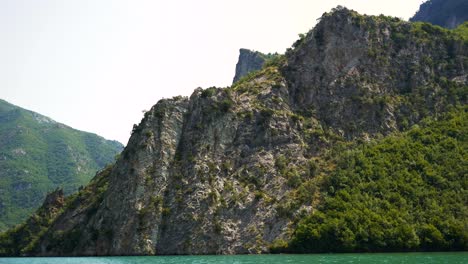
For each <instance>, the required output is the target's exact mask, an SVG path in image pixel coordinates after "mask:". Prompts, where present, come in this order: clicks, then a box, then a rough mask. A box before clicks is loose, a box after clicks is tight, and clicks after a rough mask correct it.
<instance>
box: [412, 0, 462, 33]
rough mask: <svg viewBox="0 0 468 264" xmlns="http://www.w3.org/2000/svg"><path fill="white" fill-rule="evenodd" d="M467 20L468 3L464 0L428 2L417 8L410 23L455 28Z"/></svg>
mask: <svg viewBox="0 0 468 264" xmlns="http://www.w3.org/2000/svg"><path fill="white" fill-rule="evenodd" d="M467 20H468V2H467V1H465V0H429V1H426V2H425V3H423V4H422V5H421V6H420V7H419V11H418V12H417V13H416V14H415V15H414V17H412V18H411V19H410V21H412V22H416V21H422V22H429V23H432V24H434V25H438V26H441V27H445V28H451V29H453V28H456V27H457V26H458V25H460V24H462V23H463V22H465V21H467Z"/></svg>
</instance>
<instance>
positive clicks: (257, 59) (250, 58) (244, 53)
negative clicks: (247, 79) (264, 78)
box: [232, 49, 267, 83]
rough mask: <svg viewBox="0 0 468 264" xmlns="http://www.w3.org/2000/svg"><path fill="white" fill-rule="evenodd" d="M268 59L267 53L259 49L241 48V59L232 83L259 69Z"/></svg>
mask: <svg viewBox="0 0 468 264" xmlns="http://www.w3.org/2000/svg"><path fill="white" fill-rule="evenodd" d="M265 60H267V55H265V54H263V53H260V52H258V51H251V50H248V49H240V50H239V60H238V61H237V64H236V74H235V75H234V80H233V81H232V83H235V82H237V81H238V80H240V79H241V78H242V77H244V76H246V75H247V74H249V73H251V72H253V71H258V70H260V69H261V68H262V66H263V64H264V63H265Z"/></svg>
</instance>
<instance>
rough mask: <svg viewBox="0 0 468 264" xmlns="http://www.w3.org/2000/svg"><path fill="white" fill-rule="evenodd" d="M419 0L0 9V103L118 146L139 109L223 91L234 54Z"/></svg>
mask: <svg viewBox="0 0 468 264" xmlns="http://www.w3.org/2000/svg"><path fill="white" fill-rule="evenodd" d="M422 2H423V0H341V1H340V0H336V1H335V0H165V1H160V0H0V98H2V99H5V100H7V101H9V102H10V103H13V104H16V105H19V106H21V107H23V108H27V109H30V110H33V111H36V112H39V113H41V114H43V115H46V116H49V117H51V118H53V119H55V120H56V121H58V122H61V123H64V124H67V125H69V126H71V127H74V128H77V129H80V130H84V131H89V132H93V133H97V134H99V135H101V136H104V137H106V138H108V139H115V140H119V141H120V142H122V143H123V144H126V143H127V140H128V138H129V136H130V131H131V129H132V125H133V124H135V123H139V122H140V119H141V118H142V110H148V109H150V108H151V106H152V105H154V104H155V103H156V102H157V101H158V100H159V99H161V98H168V97H172V96H176V95H187V96H188V95H190V94H191V93H192V91H193V90H194V89H195V88H197V87H204V88H205V87H209V86H219V87H224V86H228V85H230V84H231V81H232V78H233V75H234V70H235V64H236V62H237V57H238V51H239V48H249V49H254V50H258V51H262V52H279V53H282V52H284V51H285V50H286V48H288V47H290V46H291V44H292V43H293V42H294V41H295V40H296V39H297V35H298V34H299V33H305V32H307V31H308V30H309V29H311V28H312V27H313V26H314V25H315V23H316V20H317V18H319V17H320V16H321V15H322V14H323V13H324V12H328V11H330V10H331V9H332V8H333V7H336V6H337V5H343V6H346V7H348V8H351V9H354V10H356V11H358V12H360V13H365V14H369V15H378V14H385V15H391V16H397V17H400V18H403V19H408V18H409V17H411V16H412V15H413V14H414V13H415V12H416V11H417V10H418V8H419V5H420V4H421V3H422Z"/></svg>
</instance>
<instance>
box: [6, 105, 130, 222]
mask: <svg viewBox="0 0 468 264" xmlns="http://www.w3.org/2000/svg"><path fill="white" fill-rule="evenodd" d="M122 148H123V145H122V144H121V143H119V142H117V141H111V140H105V139H104V138H102V137H100V136H98V135H95V134H92V133H87V132H83V131H78V130H76V129H73V128H71V127H68V126H66V125H64V124H61V123H58V122H56V121H54V120H52V119H51V118H49V117H46V116H43V115H41V114H38V113H35V112H33V111H29V110H26V109H23V108H21V107H18V106H15V105H13V104H10V103H8V102H6V101H4V100H1V99H0V230H4V229H6V228H7V227H11V226H13V225H15V224H18V223H20V222H22V221H24V220H25V219H26V217H27V216H29V215H30V214H31V213H32V212H33V211H34V210H35V209H36V208H37V207H38V206H39V205H40V204H41V203H42V201H43V199H44V198H45V196H46V194H47V193H48V192H50V191H52V190H54V189H55V188H58V187H60V188H63V189H64V191H65V193H67V194H69V193H71V192H73V191H76V190H77V189H78V187H80V186H82V185H86V184H87V183H88V181H89V180H90V179H91V178H92V177H93V176H94V174H95V173H96V171H98V170H100V169H102V168H103V167H104V166H105V165H106V164H108V163H110V162H112V161H113V160H114V157H115V156H116V155H117V154H118V153H119V152H120V151H121V150H122Z"/></svg>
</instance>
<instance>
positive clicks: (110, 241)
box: [0, 8, 468, 256]
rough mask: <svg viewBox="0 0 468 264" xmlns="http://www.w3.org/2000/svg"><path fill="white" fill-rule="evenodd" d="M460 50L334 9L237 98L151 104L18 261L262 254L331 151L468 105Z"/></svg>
mask: <svg viewBox="0 0 468 264" xmlns="http://www.w3.org/2000/svg"><path fill="white" fill-rule="evenodd" d="M467 45H468V44H467V42H466V41H463V40H462V39H461V38H460V37H459V36H458V35H456V34H455V33H451V32H446V31H438V30H437V28H434V27H432V26H430V25H427V26H424V27H420V26H417V27H414V26H413V24H411V23H408V22H404V21H401V20H399V19H396V18H389V17H384V16H380V17H368V16H362V15H359V14H357V13H356V12H354V11H350V10H347V9H344V8H338V9H335V10H333V12H332V13H330V14H325V15H324V17H322V19H321V21H320V23H319V24H318V25H317V26H316V27H315V28H314V29H313V30H312V31H311V32H309V33H308V34H307V35H305V36H304V37H303V38H302V39H300V40H298V41H297V42H296V43H295V44H294V49H291V50H289V51H288V52H287V53H286V55H285V56H282V57H279V58H277V59H276V60H275V62H274V63H270V64H268V65H265V66H264V67H263V68H262V69H261V70H259V71H257V72H254V73H252V74H251V75H249V77H247V78H243V80H242V81H241V82H236V83H235V84H234V85H233V86H232V87H229V88H225V89H218V88H208V89H205V90H202V89H197V90H195V92H194V93H193V94H192V95H191V96H190V98H186V97H175V98H173V99H164V100H161V101H159V102H158V103H157V104H156V105H155V106H154V107H153V108H152V109H151V110H150V111H148V112H147V113H146V114H145V116H144V118H143V119H142V121H141V123H140V124H139V125H138V126H135V127H134V131H133V134H132V136H131V138H130V141H129V143H128V145H127V147H126V148H125V150H124V151H123V153H122V155H121V156H120V158H119V159H118V160H117V161H116V163H115V164H114V165H113V166H112V167H108V168H106V169H105V170H104V171H102V172H101V173H99V174H98V175H97V176H96V177H95V179H94V180H93V182H92V183H91V184H90V185H89V186H87V187H86V188H85V189H83V190H81V191H80V192H79V193H78V194H76V195H75V196H74V197H71V198H69V201H68V202H67V203H66V206H65V208H64V209H63V213H62V214H60V215H59V216H58V217H56V218H55V219H54V221H51V224H50V225H49V226H48V228H47V230H46V231H45V232H43V233H41V234H40V235H38V237H37V239H36V240H35V241H34V243H31V244H30V245H29V246H28V247H27V249H22V250H21V252H23V253H24V254H27V255H36V256H56V255H153V254H242V253H261V252H268V251H269V247H270V245H271V244H272V243H276V242H277V241H280V240H288V239H289V237H290V235H291V230H292V228H294V226H295V224H296V223H297V219H300V218H301V217H303V216H304V215H307V214H309V213H311V212H313V211H314V208H315V207H316V206H317V204H318V203H319V202H320V200H321V199H323V195H325V194H322V192H321V187H320V186H321V183H322V182H323V181H324V180H326V175H327V173H328V172H329V171H330V170H333V169H334V168H335V166H336V164H332V163H331V161H329V160H328V158H327V157H328V156H327V155H328V153H329V152H330V146H331V145H333V143H334V142H337V141H340V142H347V141H348V142H349V141H352V140H354V139H365V140H369V139H370V138H376V137H382V135H385V134H388V133H390V132H395V131H398V130H404V129H406V128H407V127H408V126H411V125H412V124H415V123H417V122H418V121H419V120H421V119H422V118H423V117H425V116H429V115H437V114H439V113H442V112H444V111H445V109H446V108H449V107H450V105H454V104H466V96H464V95H463V93H462V92H461V91H463V89H466V85H467V80H466V76H467V72H466V69H467V68H468V59H467V55H468V54H467V52H468V49H467ZM343 144H345V143H343ZM14 234H15V231H11V232H10V233H9V234H6V236H14ZM65 241H68V242H65ZM0 242H1V240H0ZM0 245H2V246H3V247H4V248H8V247H9V246H11V245H5V243H4V244H1V243H0ZM4 254H5V253H4ZM6 254H8V253H6ZM10 254H12V253H10Z"/></svg>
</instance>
